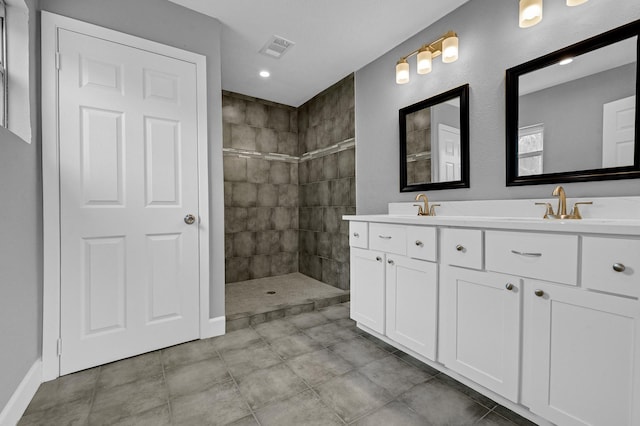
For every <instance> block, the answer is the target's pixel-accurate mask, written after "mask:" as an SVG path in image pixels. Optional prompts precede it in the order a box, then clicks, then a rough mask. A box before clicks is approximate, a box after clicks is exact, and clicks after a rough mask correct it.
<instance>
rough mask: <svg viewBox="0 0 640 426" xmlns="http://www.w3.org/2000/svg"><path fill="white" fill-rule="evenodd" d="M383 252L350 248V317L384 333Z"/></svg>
mask: <svg viewBox="0 0 640 426" xmlns="http://www.w3.org/2000/svg"><path fill="white" fill-rule="evenodd" d="M384 260H385V255H384V253H381V252H377V251H372V250H363V249H358V248H352V249H351V318H352V319H353V320H354V321H357V322H359V323H361V324H362V325H364V326H366V327H369V328H370V329H372V330H373V331H376V332H378V333H380V334H383V333H384V279H385V276H384Z"/></svg>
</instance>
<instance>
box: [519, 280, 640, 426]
mask: <svg viewBox="0 0 640 426" xmlns="http://www.w3.org/2000/svg"><path fill="white" fill-rule="evenodd" d="M525 286H526V288H525V290H526V291H525V294H526V296H525V300H526V303H528V304H529V306H530V307H531V309H529V310H528V311H527V312H528V316H527V317H526V318H525V323H526V324H527V329H526V332H527V333H530V334H529V336H528V338H527V342H528V346H526V347H525V348H524V351H525V352H526V353H529V354H530V356H529V357H527V358H526V359H527V362H529V363H530V365H527V366H525V367H526V368H525V371H527V372H528V374H529V375H530V377H528V378H527V383H530V384H529V385H528V386H530V389H527V394H528V395H529V397H530V398H531V402H530V404H531V406H530V408H531V411H533V412H535V413H537V414H539V415H541V416H542V417H544V418H546V419H549V420H550V421H552V422H553V423H555V424H559V425H572V426H586V425H616V426H631V425H634V426H636V425H638V424H640V405H639V404H638V401H640V371H638V367H640V365H639V364H640V361H639V358H638V354H639V353H640V341H639V340H640V330H639V329H640V307H639V305H638V301H637V300H632V299H627V298H623V297H616V296H610V295H606V294H602V293H593V292H590V291H584V290H580V289H575V288H568V287H564V286H559V285H554V284H550V283H546V282H541V281H534V280H531V281H528V280H527V281H526V282H525ZM536 291H538V293H537V294H539V295H540V296H536V293H535V292H536Z"/></svg>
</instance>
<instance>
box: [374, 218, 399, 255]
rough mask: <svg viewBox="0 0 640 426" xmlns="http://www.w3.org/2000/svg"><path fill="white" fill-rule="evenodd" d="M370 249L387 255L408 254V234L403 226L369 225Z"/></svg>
mask: <svg viewBox="0 0 640 426" xmlns="http://www.w3.org/2000/svg"><path fill="white" fill-rule="evenodd" d="M369 247H370V248H371V250H378V251H384V252H386V253H395V254H401V255H403V256H404V255H406V254H407V234H406V231H405V227H404V226H402V225H389V224H386V223H371V224H369Z"/></svg>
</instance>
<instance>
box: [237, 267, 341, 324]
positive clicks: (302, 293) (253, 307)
mask: <svg viewBox="0 0 640 426" xmlns="http://www.w3.org/2000/svg"><path fill="white" fill-rule="evenodd" d="M225 295H226V296H225V300H226V302H225V308H226V315H227V331H232V330H238V329H241V328H246V327H249V326H250V325H258V324H260V323H264V322H268V321H272V320H275V319H279V318H284V317H285V316H291V315H297V314H300V313H304V312H311V311H313V310H317V309H321V308H326V307H328V306H331V305H335V304H337V303H342V302H346V301H348V300H349V292H348V291H344V290H341V289H339V288H336V287H332V286H330V285H327V284H325V283H322V282H320V281H318V280H315V279H313V278H311V277H308V276H306V275H303V274H300V273H297V272H296V273H292V274H287V275H280V276H277V277H267V278H259V279H255V280H248V281H239V282H236V283H230V284H227V285H226V288H225ZM340 313H341V310H338V311H335V314H338V315H339V314H340ZM332 319H333V318H332Z"/></svg>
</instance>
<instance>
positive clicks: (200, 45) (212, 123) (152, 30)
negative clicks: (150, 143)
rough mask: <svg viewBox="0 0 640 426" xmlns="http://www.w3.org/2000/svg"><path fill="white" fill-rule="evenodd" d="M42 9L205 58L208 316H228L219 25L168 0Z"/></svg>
mask: <svg viewBox="0 0 640 426" xmlns="http://www.w3.org/2000/svg"><path fill="white" fill-rule="evenodd" d="M42 10H46V11H49V12H53V13H57V14H59V15H64V16H68V17H70V18H74V19H79V20H82V21H85V22H90V23H92V24H96V25H100V26H103V27H107V28H111V29H114V30H117V31H121V32H124V33H127V34H131V35H134V36H138V37H142V38H145V39H149V40H153V41H156V42H159V43H163V44H166V45H169V46H174V47H177V48H180V49H185V50H189V51H191V52H195V53H199V54H202V55H205V56H206V57H207V99H208V105H207V107H208V125H209V134H208V136H209V193H210V196H209V216H210V224H211V230H210V262H211V263H210V269H211V277H210V279H211V293H210V316H211V317H212V318H213V317H217V316H221V315H223V313H224V204H223V200H224V192H223V191H224V190H223V180H222V128H221V123H222V88H221V83H220V33H221V24H220V22H219V21H217V20H215V19H212V18H210V17H208V16H205V15H202V14H200V13H196V12H194V11H192V10H189V9H186V8H183V7H181V6H178V5H176V4H174V3H170V2H168V1H166V0H135V1H131V0H109V1H105V0H46V1H43V2H42Z"/></svg>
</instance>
